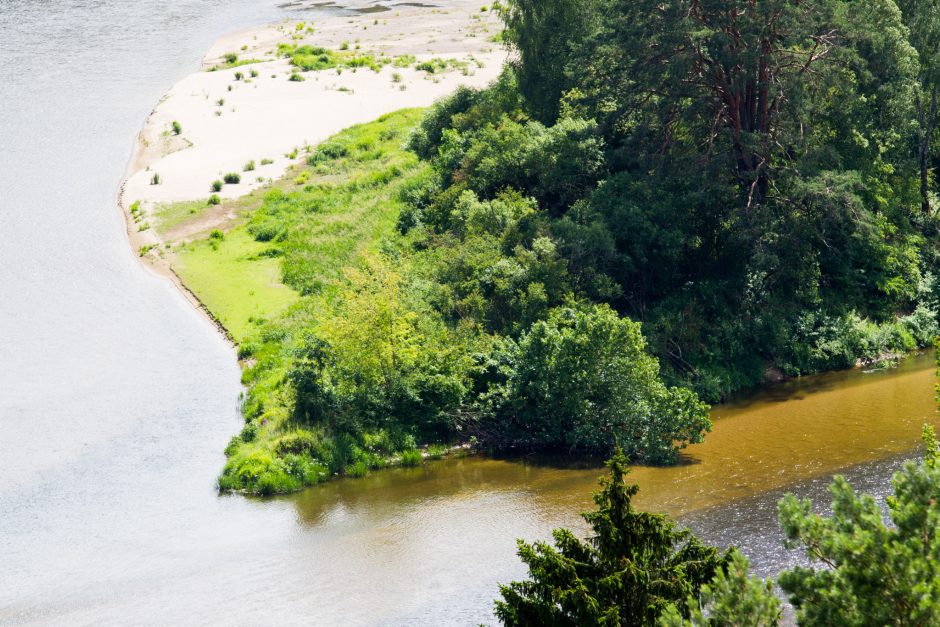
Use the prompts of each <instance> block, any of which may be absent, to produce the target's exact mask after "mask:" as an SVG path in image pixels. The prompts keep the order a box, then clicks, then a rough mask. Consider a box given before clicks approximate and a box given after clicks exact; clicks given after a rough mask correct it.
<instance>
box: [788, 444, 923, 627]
mask: <svg viewBox="0 0 940 627" xmlns="http://www.w3.org/2000/svg"><path fill="white" fill-rule="evenodd" d="M923 439H924V443H925V444H926V446H927V451H926V455H925V458H924V461H923V462H920V463H917V462H913V461H911V462H907V463H906V464H905V465H904V468H903V469H902V470H901V471H899V472H897V473H896V474H895V475H894V478H893V480H892V483H893V486H894V494H893V495H892V496H889V497H888V499H887V505H888V515H889V516H890V519H891V524H888V523H886V522H885V517H884V514H883V512H882V510H881V508H880V507H878V504H877V503H876V502H875V499H874V498H873V497H871V496H869V495H861V496H859V495H857V494H856V493H855V492H854V491H853V490H852V488H851V486H849V484H848V482H846V480H845V479H844V478H842V477H836V478H835V480H833V482H832V485H831V486H830V487H829V491H830V492H831V493H832V496H833V501H832V516H830V517H823V516H820V515H818V514H815V513H813V509H812V503H811V502H810V501H809V500H802V501H800V500H797V499H796V497H794V496H793V495H788V496H787V497H786V498H784V499H783V500H782V501H781V502H780V524H781V526H782V527H783V530H784V532H785V533H786V535H787V537H788V539H789V541H790V542H791V543H792V544H794V545H802V546H803V547H804V548H805V550H806V552H807V555H809V557H811V558H812V559H813V560H814V561H815V562H817V563H820V564H821V565H822V566H823V567H822V568H819V569H817V568H805V567H799V568H795V569H793V570H790V571H787V572H784V573H782V574H781V575H780V578H779V583H780V586H781V587H782V588H783V589H784V590H785V591H786V592H787V593H789V594H790V601H791V602H792V603H793V605H794V606H795V607H796V608H797V618H798V620H799V622H800V624H801V625H859V626H861V625H937V624H940V534H938V533H937V531H938V529H940V506H938V503H940V464H938V462H937V458H938V453H937V440H936V437H935V436H934V432H933V429H932V428H931V427H928V426H925V427H924V436H923Z"/></svg>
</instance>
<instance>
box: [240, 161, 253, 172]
mask: <svg viewBox="0 0 940 627" xmlns="http://www.w3.org/2000/svg"><path fill="white" fill-rule="evenodd" d="M254 169H255V162H254V161H249V162H248V163H246V164H245V166H244V167H243V168H242V170H244V171H245V172H251V171H252V170H254Z"/></svg>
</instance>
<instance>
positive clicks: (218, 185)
mask: <svg viewBox="0 0 940 627" xmlns="http://www.w3.org/2000/svg"><path fill="white" fill-rule="evenodd" d="M222 185H223V183H222V181H220V180H218V179H216V180H214V181H212V184H211V185H210V186H209V189H211V190H212V191H213V192H221V191H222Z"/></svg>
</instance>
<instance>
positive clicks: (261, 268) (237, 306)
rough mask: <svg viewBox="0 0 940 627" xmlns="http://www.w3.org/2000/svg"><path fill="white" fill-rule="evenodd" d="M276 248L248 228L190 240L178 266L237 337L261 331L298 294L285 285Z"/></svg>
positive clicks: (180, 253) (175, 267) (180, 251)
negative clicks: (271, 250)
mask: <svg viewBox="0 0 940 627" xmlns="http://www.w3.org/2000/svg"><path fill="white" fill-rule="evenodd" d="M269 248H270V246H269V245H268V244H266V243H262V242H257V241H255V239H254V238H253V237H252V236H251V235H249V234H248V233H247V232H246V231H245V230H244V229H235V230H233V231H230V232H229V233H228V234H226V235H225V236H224V237H223V238H218V237H215V238H211V237H210V238H208V239H206V240H202V241H199V242H193V243H190V244H185V245H184V246H183V247H181V248H180V249H178V250H177V255H176V262H175V263H174V264H173V270H174V271H175V272H176V273H177V274H178V275H179V276H180V278H181V279H182V281H183V283H185V284H186V286H187V287H188V288H189V289H191V290H192V291H193V292H194V293H195V294H196V295H197V296H198V297H199V299H200V300H201V301H202V302H203V304H205V306H206V307H207V308H208V309H209V311H211V312H212V314H213V315H214V316H215V317H216V318H217V319H218V320H219V322H220V323H222V325H223V326H224V327H225V328H226V330H227V331H228V332H229V333H230V334H231V335H232V337H233V338H234V339H235V340H236V341H242V340H244V339H245V338H247V337H248V335H249V334H250V333H251V332H252V331H254V330H255V326H256V321H259V320H266V319H268V318H271V317H273V316H276V315H277V314H279V313H281V312H283V311H284V310H285V309H286V308H287V307H288V306H289V305H291V304H292V303H294V302H295V301H296V300H297V297H298V295H297V293H296V292H295V291H293V290H291V289H290V288H289V287H287V286H285V285H284V284H283V283H281V280H280V279H281V269H280V263H279V261H278V259H277V258H276V257H271V256H267V255H266V254H265V253H266V252H267V250H268V249H269Z"/></svg>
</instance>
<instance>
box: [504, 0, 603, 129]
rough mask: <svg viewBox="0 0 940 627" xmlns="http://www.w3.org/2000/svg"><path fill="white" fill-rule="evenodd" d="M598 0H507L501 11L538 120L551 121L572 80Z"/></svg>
mask: <svg viewBox="0 0 940 627" xmlns="http://www.w3.org/2000/svg"><path fill="white" fill-rule="evenodd" d="M596 4H597V2H595V1H594V0H509V3H508V6H507V7H506V9H505V10H504V12H503V21H504V22H505V24H506V31H505V33H506V40H507V41H508V42H509V45H510V46H511V47H512V48H513V49H514V50H516V52H518V54H519V59H518V62H517V63H516V64H515V65H514V70H515V73H516V76H517V78H518V81H519V88H520V90H521V91H522V93H523V94H524V95H525V96H526V99H527V100H528V102H529V104H530V106H531V108H532V112H533V113H534V115H535V117H536V119H538V120H540V121H542V122H545V123H552V122H554V121H555V119H556V118H557V117H558V111H559V101H560V99H561V97H562V95H563V94H564V93H565V91H566V90H567V88H568V87H570V86H572V85H573V84H574V81H573V80H572V79H571V78H570V77H569V76H568V72H569V69H570V63H571V60H572V58H574V57H575V54H574V51H575V49H576V48H577V46H578V44H579V43H580V42H581V41H583V40H584V39H585V38H586V36H587V35H588V33H590V31H591V29H592V22H593V19H594V18H595V16H596V12H595V10H594V7H595V5H596Z"/></svg>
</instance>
